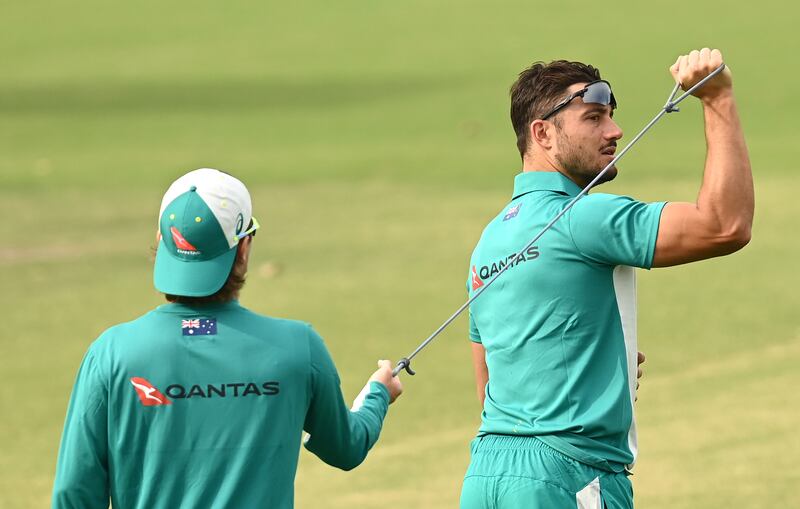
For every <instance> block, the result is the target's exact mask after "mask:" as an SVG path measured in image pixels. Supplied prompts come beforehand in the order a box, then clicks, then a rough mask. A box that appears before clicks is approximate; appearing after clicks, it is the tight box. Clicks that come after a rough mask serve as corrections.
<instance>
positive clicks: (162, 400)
mask: <svg viewBox="0 0 800 509" xmlns="http://www.w3.org/2000/svg"><path fill="white" fill-rule="evenodd" d="M131 385H133V388H134V389H135V390H136V395H137V396H139V401H141V402H142V405H144V406H158V405H171V404H172V401H170V400H169V399H167V397H166V396H164V395H163V394H161V392H159V390H158V389H156V388H155V387H153V384H151V383H150V382H148V381H147V380H145V379H144V378H141V377H138V376H135V377H133V378H131Z"/></svg>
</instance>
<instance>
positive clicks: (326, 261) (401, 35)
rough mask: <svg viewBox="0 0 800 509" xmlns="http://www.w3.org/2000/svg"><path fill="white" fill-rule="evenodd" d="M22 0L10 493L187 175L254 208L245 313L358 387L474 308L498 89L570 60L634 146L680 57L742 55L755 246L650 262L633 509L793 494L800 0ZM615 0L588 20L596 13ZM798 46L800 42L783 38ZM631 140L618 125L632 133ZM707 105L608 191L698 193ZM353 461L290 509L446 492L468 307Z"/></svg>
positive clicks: (59, 417) (778, 500)
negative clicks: (257, 224)
mask: <svg viewBox="0 0 800 509" xmlns="http://www.w3.org/2000/svg"><path fill="white" fill-rule="evenodd" d="M680 9H681V6H679V5H676V4H667V3H665V2H657V3H655V4H654V3H643V2H634V1H630V0H627V1H625V2H621V3H618V4H617V5H614V6H612V5H603V6H602V7H601V6H600V5H599V4H595V5H594V6H591V5H574V4H570V5H555V4H553V5H537V4H536V3H534V2H530V1H526V2H513V3H511V2H498V3H493V4H490V3H488V2H476V1H468V2H453V3H450V4H449V5H444V4H443V3H434V2H423V1H411V2H404V3H393V2H383V1H377V2H353V1H344V2H336V3H328V2H313V3H302V4H301V3H298V4H297V5H294V4H289V3H276V2H261V3H259V4H255V3H254V4H250V3H248V2H239V1H234V2H226V3H212V2H192V3H190V2H173V3H166V4H165V3H163V2H159V3H156V2H153V1H150V0H147V1H144V2H136V3H131V4H113V5H111V4H108V3H105V2H99V1H93V0H90V1H89V2H82V3H80V4H67V3H58V4H57V3H44V2H27V3H22V2H18V3H15V4H9V5H6V6H4V9H3V15H2V16H0V32H2V33H3V36H2V42H0V217H2V220H1V221H0V239H3V240H2V241H0V280H2V288H3V291H2V292H0V308H2V309H3V310H4V311H3V313H2V321H3V327H2V335H0V374H2V380H3V383H2V384H0V405H1V406H0V408H2V415H3V418H2V419H0V472H2V474H3V475H2V476H0V508H3V509H6V508H8V509H12V508H28V507H31V508H33V507H44V506H47V505H48V503H49V496H50V489H51V487H52V478H53V472H54V465H55V460H56V454H57V448H58V441H59V437H60V433H61V426H62V424H63V418H64V413H65V410H66V405H67V401H68V397H69V391H70V388H71V385H72V381H73V379H74V375H75V372H76V370H77V368H78V365H79V363H80V360H81V357H82V355H83V353H84V351H85V350H86V348H87V346H88V344H89V343H90V342H91V341H92V340H93V339H94V338H95V337H96V336H97V335H98V334H99V333H100V332H101V331H102V330H103V329H104V328H106V327H108V326H109V325H112V324H114V323H116V322H119V321H123V320H128V319H131V318H133V317H135V316H137V315H139V314H141V313H143V312H144V311H146V310H147V309H149V308H151V307H153V306H155V305H157V304H158V303H160V298H159V295H158V294H157V293H156V292H155V290H154V289H153V288H152V284H151V264H152V259H151V252H150V247H151V245H152V244H153V239H154V235H155V229H156V219H157V218H156V213H157V210H158V205H159V202H160V199H161V195H162V193H163V192H164V190H165V189H166V187H167V186H168V185H169V183H170V182H171V181H172V180H173V179H174V178H176V177H177V176H178V175H180V174H181V173H184V172H185V171H188V170H191V169H194V168H197V167H203V166H210V167H216V168H220V169H224V170H227V171H230V172H233V173H235V174H236V175H237V176H239V177H241V178H242V179H243V180H244V181H245V182H247V183H248V185H249V186H250V188H251V191H252V194H253V197H254V203H255V214H256V215H257V217H258V218H259V219H260V221H261V223H262V231H261V232H260V233H259V235H258V236H257V237H256V239H255V240H256V243H255V251H254V256H253V259H252V261H251V271H250V276H249V281H248V285H247V287H246V290H245V293H244V294H243V298H242V301H243V303H244V304H245V305H247V306H248V307H251V308H252V309H254V310H256V311H259V312H262V313H265V314H271V315H275V316H282V317H292V318H300V319H304V320H307V321H310V322H312V323H313V324H314V325H315V327H316V328H317V330H319V331H320V332H321V333H322V335H323V336H324V337H325V338H326V340H327V343H328V345H329V347H330V349H331V351H332V353H333V355H334V358H335V360H336V362H337V365H338V367H339V369H340V372H341V377H342V382H343V388H344V391H345V395H346V397H347V398H348V399H352V397H354V396H355V394H356V393H357V391H358V390H359V389H360V387H361V386H362V384H363V382H364V379H365V378H366V377H367V376H368V375H369V374H370V373H371V372H372V370H373V369H374V362H375V360H376V359H377V358H379V357H390V358H392V359H397V358H399V357H402V356H404V355H406V354H408V353H409V352H410V351H411V350H412V349H413V348H414V347H415V346H416V345H417V344H418V343H419V341H421V340H422V339H424V337H426V336H427V335H428V334H429V333H430V332H431V331H432V330H433V329H434V328H435V327H436V326H438V325H439V324H440V323H441V322H442V321H443V320H444V319H445V318H446V317H447V316H449V314H450V313H451V312H452V311H454V310H455V309H456V308H457V307H458V306H459V305H460V304H461V303H462V302H463V300H464V299H465V298H466V295H465V292H464V281H465V277H466V274H467V262H468V258H469V254H470V252H471V249H472V246H473V245H474V243H475V242H476V240H477V238H478V236H479V234H480V231H481V230H482V228H483V226H484V224H485V223H486V222H487V221H488V219H489V218H490V217H492V216H493V215H494V214H495V213H496V212H497V210H499V208H500V207H502V206H503V205H504V203H505V202H506V201H507V199H508V198H509V196H510V192H511V186H512V179H513V176H514V174H515V173H516V172H517V171H518V169H519V160H518V156H517V154H516V149H515V146H514V136H513V132H512V130H511V127H510V122H509V121H508V118H507V112H508V97H507V91H508V86H509V85H510V84H511V82H512V81H513V80H514V78H515V76H516V74H517V73H518V72H519V71H520V70H521V69H522V68H524V67H525V66H527V65H528V64H529V63H530V62H532V61H534V60H537V59H542V60H549V59H553V58H569V59H577V60H584V61H589V62H592V63H594V64H595V65H597V66H599V67H600V68H601V69H602V71H603V75H604V77H605V78H607V79H609V80H611V81H612V83H613V84H614V90H615V94H616V96H617V98H618V100H619V103H620V109H619V110H618V112H617V115H616V118H617V119H618V120H619V122H620V124H621V125H622V127H623V129H625V131H626V139H630V138H631V137H632V136H633V134H635V133H636V132H637V131H638V130H639V129H640V128H641V127H642V126H643V125H644V124H645V122H646V121H648V120H649V119H650V118H651V117H652V116H653V115H655V113H656V112H657V110H658V108H659V107H660V106H661V105H662V104H663V102H664V100H665V99H666V96H667V94H668V92H669V90H670V89H671V83H670V78H669V75H668V73H667V67H668V66H669V65H670V64H671V63H672V62H673V61H674V59H675V57H676V56H677V55H678V54H679V53H680V52H685V51H687V50H689V49H692V48H693V47H699V46H703V45H712V46H716V47H719V48H721V49H722V50H723V52H724V54H725V55H726V60H727V62H728V64H729V65H730V66H731V67H732V69H733V71H734V78H735V85H736V93H737V96H738V99H739V103H740V111H741V115H742V119H743V123H744V126H745V130H746V135H747V139H748V144H749V147H750V151H751V157H752V162H753V168H754V173H755V180H756V193H757V194H756V202H757V206H756V224H755V227H754V231H753V241H752V243H751V244H750V246H748V247H747V248H746V249H745V250H744V251H742V252H740V253H738V254H736V255H734V256H732V257H729V258H724V259H718V260H711V261H706V262H702V263H698V264H695V265H691V266H686V267H679V268H672V269H662V270H654V271H652V272H646V271H641V272H640V279H639V306H640V307H639V330H640V342H641V345H640V346H641V349H642V350H644V351H645V352H646V353H647V356H648V361H647V364H646V375H645V378H644V380H643V385H642V388H641V389H640V393H639V402H638V403H637V405H638V419H639V430H640V448H641V455H640V459H639V463H638V465H637V470H636V475H635V476H634V478H633V482H634V489H635V492H636V500H637V506H638V507H642V508H671V509H672V508H690V507H691V508H709V509H715V508H730V507H738V508H762V507H763V508H774V507H800V499H799V497H800V495H798V491H797V486H798V485H800V466H798V464H797V460H796V459H797V458H798V457H800V440H798V438H797V432H796V427H797V423H798V422H800V405H798V399H797V390H796V387H797V385H798V383H800V372H798V369H797V365H798V362H800V314H799V313H798V307H799V306H798V304H800V299H798V297H797V294H796V290H795V287H796V286H797V284H798V283H799V282H800V278H799V277H798V270H797V268H796V263H795V259H796V256H797V253H798V251H800V241H799V240H798V237H797V235H795V234H792V233H791V232H792V231H794V228H793V227H792V226H791V225H792V224H793V223H794V221H795V220H796V216H797V212H798V202H797V199H796V197H795V196H794V194H796V189H797V187H798V184H800V179H799V178H798V176H797V173H796V168H795V165H796V163H797V161H798V160H800V149H798V146H800V145H798V143H797V139H798V137H799V136H800V128H799V127H798V124H797V122H796V116H797V112H798V106H797V104H798V103H797V97H796V95H797V94H796V88H797V87H796V81H797V78H798V77H800V73H798V71H797V65H796V64H795V63H794V60H795V58H796V54H797V49H798V47H797V44H796V41H795V39H796V36H795V30H796V29H795V27H794V25H795V23H794V22H793V21H792V20H793V19H795V18H796V17H797V15H798V8H797V7H796V5H795V4H793V3H790V2H788V0H786V1H777V0H766V1H764V2H760V3H759V4H758V5H757V6H756V5H753V6H749V7H746V10H738V11H736V12H733V11H731V10H730V9H731V7H729V4H728V3H726V2H721V1H719V0H714V1H710V2H705V3H696V4H692V6H691V11H686V12H683V13H680V14H677V15H674V16H671V15H670V16H667V14H666V13H667V12H674V11H676V10H680ZM598 10H600V12H596V11H598ZM790 41H795V42H794V43H790ZM624 141H625V140H623V142H624ZM703 155H704V140H703V130H702V120H701V115H700V108H699V106H698V105H697V104H695V103H692V104H688V101H687V103H686V105H685V106H683V107H682V112H681V113H680V114H676V115H671V116H669V117H668V118H666V119H664V120H663V121H662V123H660V124H659V125H658V127H656V128H655V129H654V130H653V131H652V132H651V134H649V135H648V136H647V137H646V138H645V139H643V141H642V142H641V143H640V144H639V145H638V146H637V147H636V148H635V149H634V150H633V151H632V152H631V154H630V155H629V156H626V159H625V160H624V161H623V164H622V165H621V174H620V177H619V178H618V179H617V181H615V182H614V183H612V184H609V185H607V186H606V188H607V190H608V191H611V192H617V193H621V194H628V195H632V196H635V197H637V198H640V199H643V200H692V199H693V198H694V196H695V195H696V192H697V189H698V186H699V182H700V178H701V174H702V164H703ZM415 367H416V369H417V370H418V372H419V374H418V376H417V377H415V378H413V379H410V378H408V377H406V379H405V384H406V393H405V395H404V396H403V397H402V398H401V400H399V402H398V403H397V404H396V405H394V406H393V407H392V408H391V411H390V414H389V417H388V419H387V423H386V426H385V428H384V433H383V437H382V439H381V441H380V442H379V443H378V445H377V446H376V448H375V449H374V450H373V452H372V453H371V454H370V457H369V458H368V459H367V461H366V462H365V464H364V465H362V466H361V467H360V468H359V469H357V470H355V471H353V472H349V473H344V472H339V471H336V470H333V469H331V468H329V467H327V466H325V465H324V464H322V463H321V462H319V461H318V460H317V459H316V458H314V457H313V456H311V455H309V454H307V453H305V452H301V463H300V469H299V471H298V474H297V484H296V486H297V506H298V507H300V508H311V507H326V508H327V507H330V508H353V507H358V508H373V507H374V508H377V507H386V506H387V504H392V505H393V506H394V505H398V504H403V505H405V504H408V505H409V506H410V507H415V508H441V507H454V506H455V505H456V503H457V500H458V494H459V490H460V485H461V478H462V476H463V473H464V470H465V468H466V465H467V461H468V442H469V440H470V439H471V437H472V436H473V435H474V433H475V431H476V429H477V426H478V423H479V414H480V409H479V408H478V404H477V401H476V398H475V390H474V384H473V380H472V368H471V364H470V357H469V345H468V341H467V336H466V320H464V319H462V320H459V321H457V322H456V323H455V324H454V325H453V326H452V327H451V328H450V329H448V331H447V332H446V333H444V334H443V335H442V336H441V337H440V338H439V339H437V341H436V342H435V343H434V344H433V345H431V347H430V348H429V349H428V350H426V351H425V352H424V353H423V354H422V355H421V356H420V357H419V358H418V360H417V361H416V362H415Z"/></svg>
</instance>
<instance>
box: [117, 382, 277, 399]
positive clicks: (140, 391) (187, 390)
mask: <svg viewBox="0 0 800 509" xmlns="http://www.w3.org/2000/svg"><path fill="white" fill-rule="evenodd" d="M131 384H132V385H133V387H134V389H136V394H137V395H138V396H139V401H141V402H142V405H144V406H158V405H171V404H172V401H170V400H169V398H167V396H169V397H170V398H173V399H190V398H244V397H258V396H277V395H278V394H279V393H280V392H281V388H280V382H275V381H270V382H262V383H260V384H259V383H255V382H236V383H227V384H225V383H222V384H202V385H201V384H193V385H183V384H170V385H168V386H167V389H166V390H165V391H164V392H165V393H167V396H165V395H164V394H162V393H161V392H160V391H159V390H158V389H156V388H155V387H154V386H153V384H151V383H150V382H148V381H147V380H145V379H144V378H141V377H138V376H135V377H133V378H131Z"/></svg>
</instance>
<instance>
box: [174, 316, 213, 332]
mask: <svg viewBox="0 0 800 509" xmlns="http://www.w3.org/2000/svg"><path fill="white" fill-rule="evenodd" d="M181 330H182V331H183V335H184V336H215V335H216V334H217V319H216V318H190V319H188V320H181Z"/></svg>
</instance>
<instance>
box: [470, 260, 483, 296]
mask: <svg viewBox="0 0 800 509" xmlns="http://www.w3.org/2000/svg"><path fill="white" fill-rule="evenodd" d="M481 286H483V281H481V278H479V277H478V272H477V271H476V270H475V266H474V265H473V266H472V291H473V292H474V291H475V290H477V289H478V288H480V287H481Z"/></svg>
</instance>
